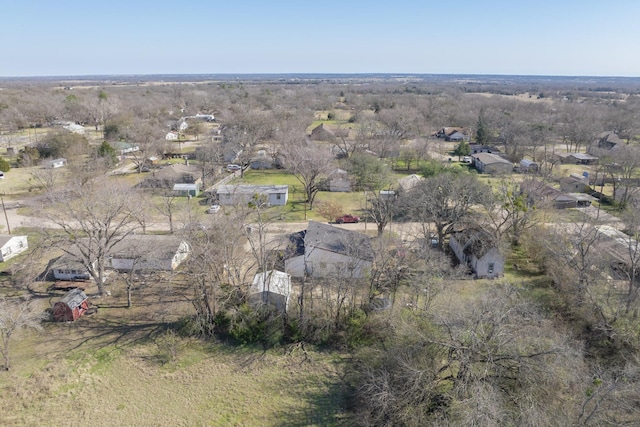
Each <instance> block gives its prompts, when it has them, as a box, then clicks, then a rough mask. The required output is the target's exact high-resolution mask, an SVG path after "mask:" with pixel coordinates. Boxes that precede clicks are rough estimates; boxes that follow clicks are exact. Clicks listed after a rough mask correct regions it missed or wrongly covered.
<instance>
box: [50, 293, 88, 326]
mask: <svg viewBox="0 0 640 427" xmlns="http://www.w3.org/2000/svg"><path fill="white" fill-rule="evenodd" d="M88 309H89V302H88V300H87V295H86V294H85V293H84V292H82V289H77V288H76V289H72V290H70V291H69V292H67V294H66V295H65V296H64V297H62V299H61V300H60V301H58V302H57V303H55V304H54V305H53V320H54V321H55V322H73V321H74V320H77V319H78V318H79V317H81V316H83V315H84V314H85V313H86V311H87V310H88Z"/></svg>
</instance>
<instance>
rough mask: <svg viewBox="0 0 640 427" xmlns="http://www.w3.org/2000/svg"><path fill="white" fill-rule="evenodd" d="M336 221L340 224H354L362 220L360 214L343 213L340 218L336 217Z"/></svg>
mask: <svg viewBox="0 0 640 427" xmlns="http://www.w3.org/2000/svg"><path fill="white" fill-rule="evenodd" d="M336 222H337V223H338V224H353V223H356V222H360V217H359V216H353V215H350V214H347V215H342V216H340V217H338V218H336Z"/></svg>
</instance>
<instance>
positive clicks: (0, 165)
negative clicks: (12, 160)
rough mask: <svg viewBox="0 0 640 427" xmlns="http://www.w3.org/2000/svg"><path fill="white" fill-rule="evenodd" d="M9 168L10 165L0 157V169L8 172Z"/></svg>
mask: <svg viewBox="0 0 640 427" xmlns="http://www.w3.org/2000/svg"><path fill="white" fill-rule="evenodd" d="M9 170H11V165H10V164H9V162H7V161H6V160H5V159H3V158H2V157H0V171H2V172H9Z"/></svg>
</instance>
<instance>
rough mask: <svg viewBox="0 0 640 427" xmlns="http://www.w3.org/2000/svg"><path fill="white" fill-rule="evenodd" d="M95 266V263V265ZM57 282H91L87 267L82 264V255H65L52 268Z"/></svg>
mask: <svg viewBox="0 0 640 427" xmlns="http://www.w3.org/2000/svg"><path fill="white" fill-rule="evenodd" d="M94 264H95V263H94ZM51 272H52V273H53V277H54V278H55V279H56V280H89V279H91V275H90V274H89V270H88V269H87V267H86V266H85V265H84V264H83V263H82V262H80V255H78V256H72V255H70V254H64V255H62V256H61V257H60V258H58V259H57V260H55V262H54V263H53V265H52V266H51Z"/></svg>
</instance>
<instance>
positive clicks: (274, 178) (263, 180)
mask: <svg viewBox="0 0 640 427" xmlns="http://www.w3.org/2000/svg"><path fill="white" fill-rule="evenodd" d="M235 182H237V183H246V184H256V185H267V184H277V185H288V186H289V202H288V203H287V205H286V206H274V207H272V208H270V209H269V210H270V212H271V213H273V214H280V215H281V216H282V218H283V220H284V221H303V220H305V219H308V220H309V219H310V220H316V221H326V219H325V218H323V217H322V216H320V214H318V213H317V212H316V211H315V210H309V206H308V205H306V206H305V200H306V196H305V193H304V187H303V185H302V184H301V183H300V181H298V180H297V179H296V177H295V176H294V175H292V174H290V173H288V172H285V171H282V170H275V169H270V170H262V171H259V170H249V171H247V172H246V173H245V175H244V178H242V179H241V180H237V181H235ZM326 201H333V202H336V203H338V204H339V205H341V206H342V207H343V210H344V213H351V214H360V213H361V211H362V209H363V208H364V207H365V197H364V193H363V192H351V193H335V192H334V193H332V192H329V191H320V192H319V193H318V195H317V196H316V199H315V202H314V203H315V204H318V203H322V202H326ZM305 214H306V218H305Z"/></svg>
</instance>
